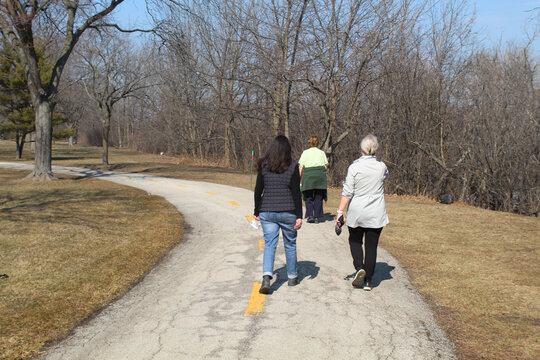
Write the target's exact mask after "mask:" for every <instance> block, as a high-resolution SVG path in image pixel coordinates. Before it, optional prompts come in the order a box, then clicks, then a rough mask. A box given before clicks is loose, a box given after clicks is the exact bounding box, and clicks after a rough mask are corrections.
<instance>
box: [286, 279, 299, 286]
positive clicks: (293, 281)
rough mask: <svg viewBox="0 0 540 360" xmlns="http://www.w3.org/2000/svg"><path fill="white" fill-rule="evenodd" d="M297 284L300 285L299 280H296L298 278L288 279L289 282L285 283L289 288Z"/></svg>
mask: <svg viewBox="0 0 540 360" xmlns="http://www.w3.org/2000/svg"><path fill="white" fill-rule="evenodd" d="M298 284H300V280H298V277H295V278H289V280H288V281H287V285H289V286H296V285H298Z"/></svg>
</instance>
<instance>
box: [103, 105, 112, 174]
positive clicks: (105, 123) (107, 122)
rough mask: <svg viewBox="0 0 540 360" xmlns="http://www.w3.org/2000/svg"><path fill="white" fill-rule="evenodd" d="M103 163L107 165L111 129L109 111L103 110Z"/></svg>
mask: <svg viewBox="0 0 540 360" xmlns="http://www.w3.org/2000/svg"><path fill="white" fill-rule="evenodd" d="M102 123H103V140H102V141H103V164H104V165H109V133H110V131H111V113H110V111H105V114H103V119H102Z"/></svg>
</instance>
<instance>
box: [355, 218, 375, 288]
mask: <svg viewBox="0 0 540 360" xmlns="http://www.w3.org/2000/svg"><path fill="white" fill-rule="evenodd" d="M381 231H382V228H378V229H370V228H363V227H356V228H352V227H349V246H350V248H351V255H352V257H353V265H354V268H355V269H356V270H360V269H364V270H365V271H366V280H371V278H372V276H373V273H374V272H375V264H376V263H377V246H378V245H379V236H380V235H381ZM364 234H365V244H366V245H365V248H366V256H365V258H364V249H363V248H362V242H363V241H362V240H363V239H364Z"/></svg>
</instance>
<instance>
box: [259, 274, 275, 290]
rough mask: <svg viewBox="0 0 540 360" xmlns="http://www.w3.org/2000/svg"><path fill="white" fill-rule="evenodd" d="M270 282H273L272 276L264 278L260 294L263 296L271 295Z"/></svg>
mask: <svg viewBox="0 0 540 360" xmlns="http://www.w3.org/2000/svg"><path fill="white" fill-rule="evenodd" d="M270 280H272V277H271V276H270V275H264V276H263V281H262V284H261V288H260V289H259V293H261V294H268V293H270Z"/></svg>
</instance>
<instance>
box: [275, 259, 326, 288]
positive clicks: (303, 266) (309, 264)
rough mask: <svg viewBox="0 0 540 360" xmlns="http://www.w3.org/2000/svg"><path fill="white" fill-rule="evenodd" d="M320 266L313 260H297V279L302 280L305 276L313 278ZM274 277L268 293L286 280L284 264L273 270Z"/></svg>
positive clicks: (317, 273)
mask: <svg viewBox="0 0 540 360" xmlns="http://www.w3.org/2000/svg"><path fill="white" fill-rule="evenodd" d="M319 270H320V267H318V266H317V265H316V263H315V262H313V261H299V262H298V280H300V282H302V281H303V280H304V279H305V278H308V277H309V279H311V280H312V279H315V278H316V277H317V275H319ZM274 277H276V281H274V283H273V284H272V286H270V294H272V293H273V292H274V291H276V290H277V289H279V288H280V287H281V285H283V284H285V283H286V282H287V280H288V277H287V268H286V267H285V266H283V267H280V268H279V269H276V270H274Z"/></svg>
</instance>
